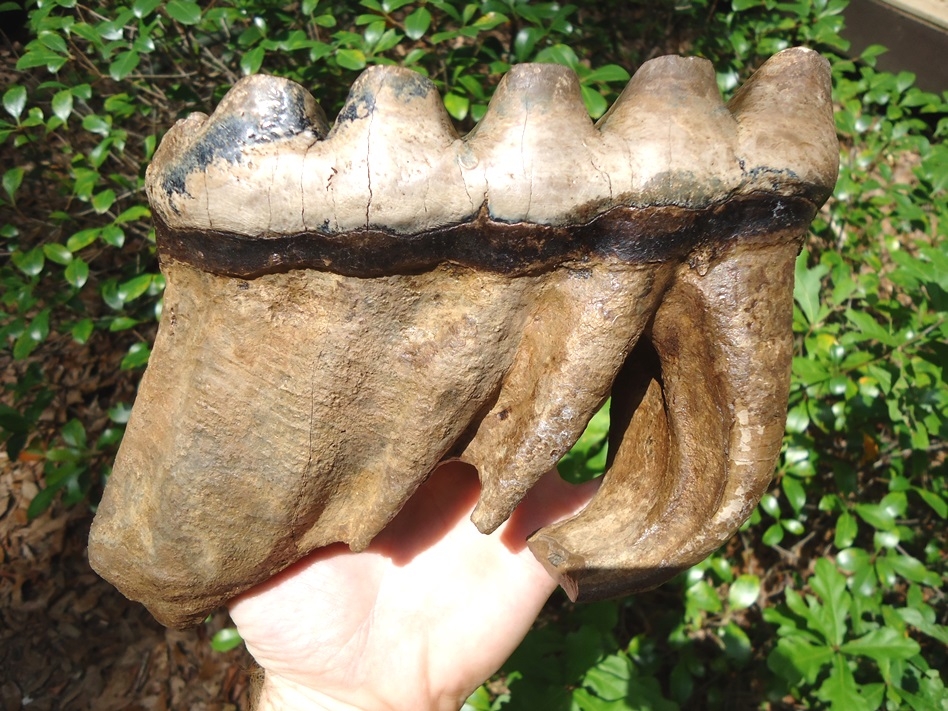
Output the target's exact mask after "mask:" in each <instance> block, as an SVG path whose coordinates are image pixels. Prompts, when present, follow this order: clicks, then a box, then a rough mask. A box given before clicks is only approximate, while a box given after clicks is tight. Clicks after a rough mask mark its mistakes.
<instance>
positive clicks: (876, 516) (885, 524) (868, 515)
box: [855, 504, 895, 531]
mask: <svg viewBox="0 0 948 711" xmlns="http://www.w3.org/2000/svg"><path fill="white" fill-rule="evenodd" d="M855 511H856V514H857V515H858V516H859V518H861V519H862V520H863V521H865V522H866V523H868V524H869V525H870V526H872V527H873V528H876V529H878V530H880V531H891V530H893V529H894V528H895V513H894V512H893V511H892V510H891V509H890V508H887V507H885V506H883V505H882V504H856V506H855Z"/></svg>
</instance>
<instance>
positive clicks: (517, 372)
mask: <svg viewBox="0 0 948 711" xmlns="http://www.w3.org/2000/svg"><path fill="white" fill-rule="evenodd" d="M670 271H671V270H670V268H669V267H667V266H655V265H643V266H630V265H624V264H621V263H615V264H599V265H596V266H593V267H592V268H588V269H581V270H576V271H570V270H563V271H561V272H560V273H559V274H558V275H557V276H556V279H555V280H550V282H551V283H548V284H547V285H546V286H545V288H544V290H543V291H542V292H541V293H539V294H537V295H536V297H535V308H534V310H533V312H532V314H531V317H530V320H529V321H528V322H527V324H526V325H525V328H524V336H523V340H522V341H521V343H520V346H519V348H518V352H517V356H516V359H515V361H514V363H513V367H512V368H511V370H510V372H508V373H507V375H506V376H505V378H504V385H503V387H502V389H501V390H500V393H499V395H498V398H497V401H496V403H495V404H494V406H493V408H492V409H491V411H490V412H489V413H488V414H487V415H486V416H485V417H484V419H483V420H482V422H481V424H480V426H479V429H478V430H477V433H476V435H475V437H474V439H473V440H472V441H471V442H470V444H469V445H468V446H467V448H466V449H465V451H464V452H463V453H462V454H461V455H460V456H461V459H463V460H464V461H468V462H470V463H471V464H473V465H474V466H476V467H477V470H478V472H479V474H480V479H481V495H480V499H479V501H478V504H477V508H476V509H475V510H474V513H473V514H472V516H471V520H472V521H473V522H474V523H475V525H476V526H477V527H478V529H479V530H481V531H482V532H484V533H489V532H490V531H493V530H494V529H495V528H496V527H497V526H499V525H500V524H501V523H503V522H504V521H505V520H506V519H507V518H508V516H509V515H510V513H511V512H512V511H513V509H514V507H516V505H517V504H518V503H519V502H520V500H521V499H522V498H523V496H524V495H526V493H527V491H528V490H529V489H530V487H532V486H533V484H534V483H535V482H536V480H537V479H539V478H540V476H542V475H543V474H544V473H545V472H547V471H549V470H550V469H551V468H552V467H553V466H554V465H555V464H556V462H557V461H559V460H560V458H562V457H563V455H564V454H566V452H567V451H568V450H569V448H570V447H571V446H572V445H573V443H574V442H575V441H576V440H577V439H578V437H579V436H580V435H581V434H582V432H583V429H584V428H585V426H586V424H587V423H588V421H589V418H591V417H592V415H593V414H595V412H596V410H597V409H598V407H599V406H600V405H601V404H602V402H603V401H604V400H605V398H606V397H607V396H608V393H609V388H610V385H611V383H612V381H613V379H614V378H615V374H616V372H617V371H618V369H619V367H620V366H621V365H622V362H623V360H624V359H625V356H626V355H627V354H628V352H629V350H630V349H631V348H632V346H634V345H635V342H636V341H637V340H638V338H639V335H640V334H641V333H642V330H643V329H644V327H645V325H646V323H647V321H648V319H649V318H650V316H651V314H652V312H653V311H654V308H655V305H656V304H657V303H658V301H659V300H660V298H661V294H662V292H663V290H664V286H665V282H666V281H667V279H668V276H669V274H670ZM538 372H542V373H543V374H544V376H543V377H542V378H537V377H536V374H537V373H538Z"/></svg>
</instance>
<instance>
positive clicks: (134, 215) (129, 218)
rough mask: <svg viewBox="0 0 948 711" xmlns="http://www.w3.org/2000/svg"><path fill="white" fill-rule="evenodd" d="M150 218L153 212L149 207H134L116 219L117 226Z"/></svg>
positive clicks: (124, 211)
mask: <svg viewBox="0 0 948 711" xmlns="http://www.w3.org/2000/svg"><path fill="white" fill-rule="evenodd" d="M149 217H151V210H149V209H148V206H147V205H133V206H132V207H130V208H128V209H126V210H123V211H122V212H121V213H119V216H118V217H116V218H115V224H116V225H123V224H125V223H126V222H137V221H138V220H147V219H148V218H149Z"/></svg>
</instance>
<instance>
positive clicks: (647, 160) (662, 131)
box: [598, 56, 742, 207]
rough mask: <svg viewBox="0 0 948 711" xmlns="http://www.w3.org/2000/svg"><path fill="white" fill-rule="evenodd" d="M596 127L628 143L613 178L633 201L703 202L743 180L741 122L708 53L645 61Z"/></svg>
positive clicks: (617, 190) (615, 186) (619, 191)
mask: <svg viewBox="0 0 948 711" xmlns="http://www.w3.org/2000/svg"><path fill="white" fill-rule="evenodd" d="M598 127H599V130H600V132H601V133H602V135H603V136H604V137H605V138H607V139H621V141H622V142H623V143H625V144H626V146H625V150H615V151H614V152H615V153H616V154H617V155H622V156H623V158H625V157H626V156H625V154H626V152H627V151H628V158H627V163H626V165H618V166H616V167H615V168H614V169H613V170H612V173H613V180H612V183H613V189H614V192H615V193H616V194H624V195H627V196H628V197H629V202H630V203H631V204H636V205H678V206H681V207H704V206H706V205H708V204H709V203H711V202H714V201H717V200H720V199H721V196H722V195H727V194H728V193H729V192H731V191H732V190H734V189H736V188H737V187H738V186H739V185H740V183H741V178H742V176H741V171H740V165H739V161H738V157H737V153H736V150H737V125H736V123H735V121H734V119H733V117H732V116H731V114H730V113H729V112H728V111H727V109H726V107H725V106H724V103H723V101H722V99H721V94H720V92H719V91H718V87H717V82H716V80H715V75H714V69H713V67H712V66H711V63H710V62H708V61H707V60H705V59H699V58H697V57H671V56H669V57H659V58H658V59H653V60H650V61H648V62H646V63H645V64H643V65H642V66H641V67H640V68H639V70H638V71H637V72H636V73H635V75H634V76H633V77H632V80H631V81H630V82H629V84H628V86H626V88H625V90H624V91H623V92H622V94H621V95H620V96H619V98H618V99H617V100H616V102H615V104H613V105H612V107H611V108H610V109H609V111H607V112H606V114H605V115H604V116H603V117H602V118H601V119H600V120H599V124H598Z"/></svg>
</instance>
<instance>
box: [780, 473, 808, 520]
mask: <svg viewBox="0 0 948 711" xmlns="http://www.w3.org/2000/svg"><path fill="white" fill-rule="evenodd" d="M780 488H781V489H783V493H784V496H786V498H787V502H788V503H789V504H790V506H791V507H792V508H793V510H794V511H796V512H797V513H799V512H800V509H802V508H803V505H804V504H806V490H805V489H804V488H803V484H802V483H800V480H799V479H797V478H796V477H795V476H791V475H787V476H785V477H783V479H781V481H780Z"/></svg>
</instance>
